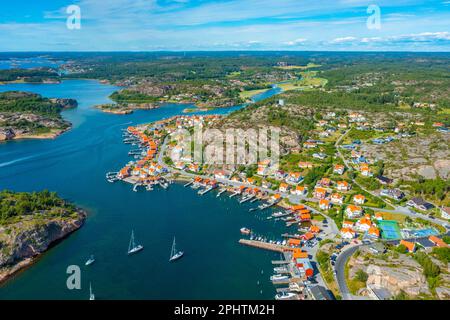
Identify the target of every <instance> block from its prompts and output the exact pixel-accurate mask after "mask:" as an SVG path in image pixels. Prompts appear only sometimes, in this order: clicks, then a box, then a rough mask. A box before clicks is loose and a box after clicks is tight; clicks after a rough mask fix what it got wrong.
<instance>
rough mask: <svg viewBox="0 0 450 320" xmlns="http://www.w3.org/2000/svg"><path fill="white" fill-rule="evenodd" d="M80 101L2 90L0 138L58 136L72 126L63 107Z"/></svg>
mask: <svg viewBox="0 0 450 320" xmlns="http://www.w3.org/2000/svg"><path fill="white" fill-rule="evenodd" d="M77 105H78V103H77V101H76V100H74V99H49V98H44V97H42V96H41V95H39V94H34V93H29V92H22V91H7V92H3V93H0V141H5V140H13V139H25V138H28V139H30V138H31V139H51V138H56V137H57V136H59V135H60V134H62V133H63V132H65V131H67V130H69V129H70V128H71V123H70V122H68V121H66V120H64V119H63V118H62V117H61V111H63V110H65V109H69V108H75V107H77Z"/></svg>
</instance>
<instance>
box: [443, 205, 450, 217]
mask: <svg viewBox="0 0 450 320" xmlns="http://www.w3.org/2000/svg"><path fill="white" fill-rule="evenodd" d="M441 217H442V218H444V219H447V220H448V219H450V207H442V208H441Z"/></svg>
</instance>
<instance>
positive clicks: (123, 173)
mask: <svg viewBox="0 0 450 320" xmlns="http://www.w3.org/2000/svg"><path fill="white" fill-rule="evenodd" d="M129 176H130V167H128V166H127V167H124V168H122V169H121V170H120V171H119V174H118V175H117V177H118V178H119V179H125V178H128V177H129Z"/></svg>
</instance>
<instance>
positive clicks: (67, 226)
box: [0, 209, 88, 285]
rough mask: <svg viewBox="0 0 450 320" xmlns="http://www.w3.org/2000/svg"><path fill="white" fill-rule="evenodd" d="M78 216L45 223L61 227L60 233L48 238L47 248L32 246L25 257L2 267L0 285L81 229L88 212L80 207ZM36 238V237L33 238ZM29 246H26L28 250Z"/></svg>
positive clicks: (49, 226)
mask: <svg viewBox="0 0 450 320" xmlns="http://www.w3.org/2000/svg"><path fill="white" fill-rule="evenodd" d="M77 213H78V216H77V218H74V219H70V220H69V221H60V222H59V223H58V222H57V221H55V220H50V221H48V222H47V223H46V224H45V227H47V228H51V227H54V226H55V225H56V226H57V227H60V233H59V234H57V235H55V236H54V237H53V238H51V239H46V240H48V243H47V244H46V245H45V248H43V250H36V249H35V248H33V247H31V245H30V247H31V248H29V249H28V250H31V252H24V255H26V256H24V257H21V258H20V259H21V260H20V261H18V262H15V263H14V264H12V265H5V266H3V267H0V285H2V284H4V283H5V282H7V281H8V280H10V279H11V278H12V277H14V276H15V275H16V274H17V273H19V272H21V271H24V270H25V269H26V268H27V267H30V266H31V265H33V264H34V263H35V262H37V261H38V260H39V258H40V257H41V256H42V255H43V254H44V253H46V252H48V251H49V250H50V249H51V248H53V247H54V246H56V245H58V244H59V243H60V242H61V241H63V240H64V239H66V238H67V237H69V236H70V235H71V234H72V233H74V232H75V231H77V230H78V229H80V228H81V227H82V226H83V225H84V223H85V221H86V219H87V215H88V214H87V212H86V211H84V210H82V209H78V210H77ZM33 231H34V234H33V235H34V236H36V234H35V233H38V231H37V228H36V229H35V230H33ZM32 240H35V239H32ZM26 249H27V248H24V250H26Z"/></svg>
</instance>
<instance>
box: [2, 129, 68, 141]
mask: <svg viewBox="0 0 450 320" xmlns="http://www.w3.org/2000/svg"><path fill="white" fill-rule="evenodd" d="M71 129H72V125H70V126H69V127H68V128H66V129H60V130H57V131H55V132H48V133H42V134H17V135H14V137H12V138H7V139H3V140H0V143H2V142H9V141H14V140H47V139H56V138H58V137H59V136H60V135H62V134H63V133H65V132H67V131H69V130H71Z"/></svg>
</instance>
